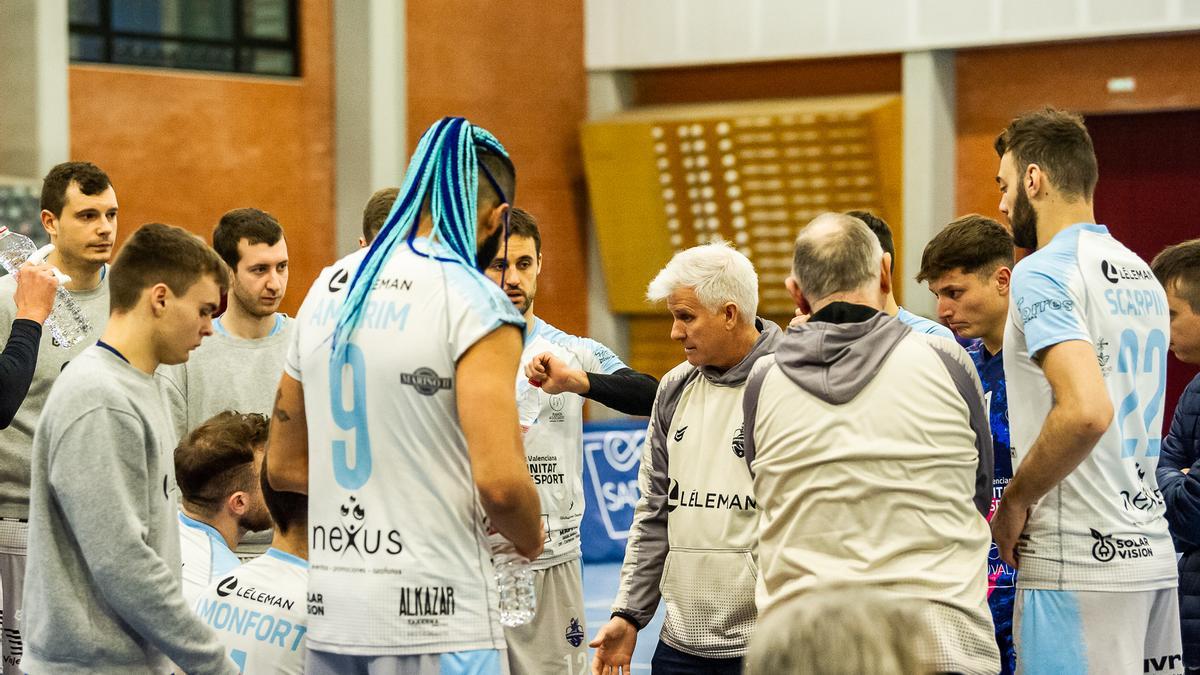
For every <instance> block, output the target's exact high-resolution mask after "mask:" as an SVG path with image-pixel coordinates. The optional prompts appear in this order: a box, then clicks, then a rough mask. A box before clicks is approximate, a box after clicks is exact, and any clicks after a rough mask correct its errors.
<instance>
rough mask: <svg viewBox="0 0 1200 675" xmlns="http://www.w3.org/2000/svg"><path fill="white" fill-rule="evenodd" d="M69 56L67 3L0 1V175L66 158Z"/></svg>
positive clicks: (26, 173) (33, 174) (37, 169)
mask: <svg viewBox="0 0 1200 675" xmlns="http://www.w3.org/2000/svg"><path fill="white" fill-rule="evenodd" d="M68 53H69V52H68V45H67V0H0V175H2V174H8V175H11V176H20V177H25V178H37V179H39V180H40V179H41V178H42V176H44V175H45V174H46V172H47V171H49V170H50V167H52V166H54V165H55V164H58V163H59V162H65V161H66V160H67V159H69V155H70V148H71V145H70V134H69V132H70V127H69V122H68V100H67V56H68Z"/></svg>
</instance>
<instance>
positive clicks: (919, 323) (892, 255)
mask: <svg viewBox="0 0 1200 675" xmlns="http://www.w3.org/2000/svg"><path fill="white" fill-rule="evenodd" d="M846 215H848V216H850V217H852V218H858V219H859V220H861V221H862V222H863V223H865V224H866V226H867V227H868V228H870V229H871V232H873V233H874V234H875V236H876V237H878V238H879V245H880V246H881V247H883V254H884V256H886V257H887V260H888V270H889V273H890V274H893V275H894V274H895V273H896V242H895V240H894V239H893V238H892V228H891V226H889V225H888V224H887V221H885V220H884V219H883V218H880V217H879V216H877V215H875V214H873V213H871V212H870V211H847V212H846ZM883 311H885V312H887V313H888V314H891V315H892V316H894V317H896V318H897V319H900V322H901V323H903V324H905V325H907V326H909V327H910V328H912V329H913V330H915V331H917V332H920V333H929V334H930V335H938V336H941V337H944V338H950V339H951V340H953V339H954V333H952V332H951V331H950V329H949V328H946V327H945V326H943V325H942V324H940V323H938V322H936V321H930V320H929V319H926V318H925V317H923V316H919V315H917V314H913V313H912V312H910V311H908V310H907V309H904V308H903V307H901V306H900V305H899V304H897V303H896V293H895V292H894V291H891V290H889V291H888V296H887V305H886V306H885V307H884V308H883Z"/></svg>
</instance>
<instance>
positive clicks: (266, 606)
mask: <svg viewBox="0 0 1200 675" xmlns="http://www.w3.org/2000/svg"><path fill="white" fill-rule="evenodd" d="M259 485H260V489H261V490H262V496H263V501H264V502H266V505H267V509H268V510H269V511H270V512H271V520H272V521H274V523H275V541H274V542H272V543H271V548H269V549H267V552H266V553H265V554H264V555H262V556H259V557H258V558H255V559H254V560H251V561H250V562H248V563H246V564H245V565H242V566H241V567H239V568H237V569H236V570H233V572H232V573H231V574H229V575H226V576H223V577H221V578H220V579H219V580H216V581H214V582H213V583H212V584H211V585H210V586H209V587H208V588H207V589H206V590H205V591H204V592H203V593H202V594H201V595H200V597H199V599H198V600H197V601H196V603H195V610H196V613H197V614H199V615H200V617H201V618H202V619H204V622H205V623H207V624H208V625H209V626H211V627H212V628H213V629H214V630H216V632H217V639H218V640H220V641H221V643H222V644H223V645H225V648H226V649H227V650H228V651H229V657H230V658H231V659H233V661H234V662H235V663H237V664H238V666H239V668H241V672H242V674H243V675H303V673H304V647H305V644H306V643H307V634H308V604H307V602H306V600H307V598H306V592H307V586H308V497H305V496H304V495H302V494H298V493H296V492H279V491H277V490H275V489H273V488H272V487H271V484H270V483H269V482H268V481H267V474H266V472H265V471H264V472H263V474H262V476H261V478H260V480H259ZM241 588H252V589H254V591H255V592H254V593H238V592H237V589H241ZM238 614H241V615H242V616H247V617H249V616H257V620H256V621H255V622H251V621H249V620H246V621H234V620H232V617H234V616H236V615H238ZM264 625H266V626H270V630H269V632H268V631H267V630H266V629H264V628H263V626H264Z"/></svg>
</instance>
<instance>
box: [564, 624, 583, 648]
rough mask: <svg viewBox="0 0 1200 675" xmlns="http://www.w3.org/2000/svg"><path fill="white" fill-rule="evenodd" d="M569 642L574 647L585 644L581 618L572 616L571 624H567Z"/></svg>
mask: <svg viewBox="0 0 1200 675" xmlns="http://www.w3.org/2000/svg"><path fill="white" fill-rule="evenodd" d="M566 638H567V644H569V645H571V646H572V647H578V646H579V645H581V644H583V626H580V625H579V619H575V618H572V619H571V623H570V625H568V626H567V635H566Z"/></svg>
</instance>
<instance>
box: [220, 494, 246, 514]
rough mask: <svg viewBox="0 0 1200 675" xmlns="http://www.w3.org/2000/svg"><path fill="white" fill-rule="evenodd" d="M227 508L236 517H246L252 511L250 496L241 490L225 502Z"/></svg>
mask: <svg viewBox="0 0 1200 675" xmlns="http://www.w3.org/2000/svg"><path fill="white" fill-rule="evenodd" d="M225 508H226V509H228V510H229V512H230V513H231V514H233V515H234V516H242V515H245V513H246V511H248V510H250V495H248V494H246V493H245V492H243V491H241V490H238V491H237V492H234V493H233V494H231V495H229V498H228V499H226V500H225Z"/></svg>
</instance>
